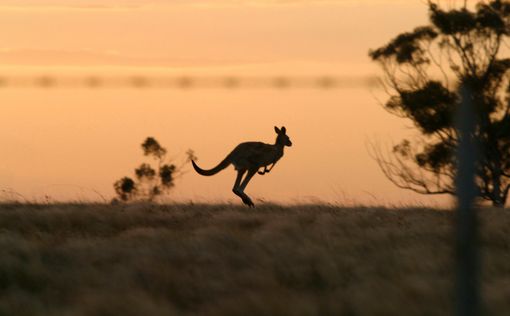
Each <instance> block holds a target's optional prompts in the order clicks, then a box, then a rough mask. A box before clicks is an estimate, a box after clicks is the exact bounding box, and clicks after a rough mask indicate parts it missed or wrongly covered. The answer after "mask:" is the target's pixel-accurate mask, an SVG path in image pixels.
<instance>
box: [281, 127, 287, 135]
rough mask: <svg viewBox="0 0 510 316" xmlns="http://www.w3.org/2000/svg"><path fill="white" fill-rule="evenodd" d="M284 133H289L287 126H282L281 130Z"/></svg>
mask: <svg viewBox="0 0 510 316" xmlns="http://www.w3.org/2000/svg"><path fill="white" fill-rule="evenodd" d="M281 131H282V133H284V134H285V133H286V132H287V129H286V128H285V126H282V129H281Z"/></svg>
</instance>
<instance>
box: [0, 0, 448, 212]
mask: <svg viewBox="0 0 510 316" xmlns="http://www.w3.org/2000/svg"><path fill="white" fill-rule="evenodd" d="M426 14H427V12H426V5H425V4H424V2H423V1H420V0H416V1H414V0H408V1H390V0H387V1H383V0H379V1H368V0H365V1H352V0H338V1H306V0H295V1H292V0H288V1H276V0H275V1H270V0H268V1H261V0H246V1H243V0H217V1H198V0H196V1H195V0H186V1H184V0H180V1H179V0H166V1H163V0H154V1H150V0H115V1H114V0H101V1H79V0H75V1H72V0H65V1H64V0H60V1H58V0H55V1H49V0H17V1H9V0H7V1H5V0H4V1H2V4H1V5H0V20H1V21H2V28H0V38H1V39H2V42H1V43H0V71H1V73H2V74H4V75H19V74H27V75H31V74H33V75H40V74H50V75H60V74H73V75H76V74H78V75H79V74H84V75H85V74H86V75H88V74H96V75H111V74H125V75H133V74H170V75H176V74H191V75H193V74H196V75H203V74H207V75H241V76H249V75H255V74H256V75H263V76H265V75H267V76H272V75H300V74H308V75H318V76H321V75H326V74H327V75H339V76H353V77H359V76H362V77H363V76H367V75H374V74H375V75H377V74H378V69H377V67H376V65H374V64H372V63H371V62H370V61H369V59H368V57H367V52H368V49H369V48H375V47H378V46H380V45H383V44H385V43H386V42H387V40H389V39H390V38H391V37H393V36H394V35H396V34H398V33H399V32H402V31H405V30H409V29H412V28H414V27H415V26H417V25H419V24H423V23H425V22H426ZM376 97H384V96H383V95H381V91H370V89H369V88H368V87H367V88H363V87H359V88H349V89H339V90H331V91H326V92H325V91H317V90H313V89H305V90H286V91H272V90H263V89H262V90H261V89H251V90H250V89H247V90H242V91H224V90H217V89H204V90H190V91H175V90H157V89H156V90H130V89H105V90H86V89H68V88H67V89H49V90H38V89H19V88H2V90H1V91H0V102H1V105H0V107H1V108H0V109H1V110H0V111H1V116H0V146H1V147H2V148H3V154H2V156H1V157H0V189H4V190H5V189H13V190H15V191H16V192H19V193H21V194H22V195H24V196H26V197H27V198H29V199H41V198H42V197H43V196H45V195H49V196H51V197H52V198H53V199H67V200H68V199H71V200H80V199H94V198H97V194H96V193H94V192H93V191H97V192H100V193H101V194H103V195H105V196H107V197H112V196H113V189H112V183H113V182H114V181H115V180H116V179H118V178H120V177H122V176H124V175H131V173H132V170H133V168H134V167H135V166H136V165H138V164H139V163H140V162H141V161H142V160H143V158H142V155H141V151H140V149H139V144H140V143H141V142H142V141H143V139H144V138H145V137H147V136H154V137H156V138H157V139H158V140H160V142H161V143H162V144H163V145H164V146H166V147H167V148H168V149H169V151H170V152H171V153H172V154H175V155H178V154H180V153H183V152H184V151H185V150H186V149H188V148H193V149H194V150H195V152H196V154H197V155H198V157H199V158H200V163H201V165H203V166H204V167H212V166H213V165H215V164H216V163H217V162H219V160H220V159H222V158H223V157H224V155H226V154H227V153H228V152H229V151H230V150H231V149H232V148H233V147H234V146H235V145H236V144H237V143H239V142H242V141H246V140H260V141H265V142H273V141H274V136H275V135H274V132H273V125H286V126H287V129H288V134H289V135H290V136H291V139H292V141H293V143H294V144H295V145H294V146H293V147H292V148H290V149H288V150H287V151H286V153H285V156H284V157H283V159H282V161H281V162H279V163H278V165H277V166H276V167H275V169H274V170H273V172H271V173H270V174H269V175H266V176H264V177H260V176H258V177H255V178H254V180H253V181H252V183H250V185H249V186H248V188H247V192H248V193H249V194H250V195H252V196H253V197H254V198H255V200H257V199H263V200H267V201H283V202H294V201H301V202H302V201H310V200H324V201H330V202H340V203H346V204H349V203H371V204H374V203H375V204H384V203H386V204H397V205H399V204H407V203H427V204H436V203H442V201H444V199H438V198H437V197H434V198H431V197H422V196H419V195H414V194H412V193H409V192H406V191H402V190H398V189H396V188H394V187H393V186H392V185H391V184H390V183H389V181H387V180H386V179H385V178H384V176H383V175H382V174H381V172H380V171H379V170H378V168H377V166H376V164H375V162H374V161H373V160H372V159H371V158H370V157H369V155H368V153H367V149H366V142H367V141H368V140H370V139H374V138H377V139H382V140H384V141H385V142H391V141H392V140H393V141H398V140H399V139H400V138H401V137H402V136H403V135H408V134H409V133H411V132H412V130H411V129H410V126H411V123H410V122H405V121H402V120H400V119H398V118H395V117H392V116H391V115H389V114H388V113H386V112H385V111H384V110H383V109H382V108H381V107H380V106H379V105H378V101H377V98H376ZM234 176H235V173H234V171H233V169H229V170H227V171H224V172H223V173H221V174H219V175H218V176H215V177H212V178H204V177H200V176H198V175H196V174H195V173H193V172H189V173H187V174H185V175H184V177H183V178H182V179H180V180H179V182H178V183H177V187H176V189H175V190H174V192H173V193H172V196H173V197H174V198H175V199H177V200H190V199H193V200H202V201H204V200H205V201H234V200H235V201H237V200H236V199H235V198H234V197H233V195H232V193H231V191H230V189H231V186H232V183H233V180H234Z"/></svg>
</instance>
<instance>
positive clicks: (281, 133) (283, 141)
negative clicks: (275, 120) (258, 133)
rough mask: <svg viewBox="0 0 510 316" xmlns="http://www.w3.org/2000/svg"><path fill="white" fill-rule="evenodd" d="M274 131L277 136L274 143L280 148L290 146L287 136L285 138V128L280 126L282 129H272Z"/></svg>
mask: <svg viewBox="0 0 510 316" xmlns="http://www.w3.org/2000/svg"><path fill="white" fill-rule="evenodd" d="M274 131H275V132H276V134H278V136H277V137H276V143H277V144H279V145H282V146H289V147H290V146H292V142H291V141H290V138H289V136H287V134H286V132H287V129H286V128H285V126H282V128H281V129H280V128H278V127H276V126H275V127H274Z"/></svg>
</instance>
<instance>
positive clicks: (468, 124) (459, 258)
mask: <svg viewBox="0 0 510 316" xmlns="http://www.w3.org/2000/svg"><path fill="white" fill-rule="evenodd" d="M459 92H460V93H459V94H460V96H461V98H462V101H461V104H460V107H459V109H458V112H457V116H456V119H457V131H458V135H459V145H458V149H457V175H456V193H457V214H456V243H455V248H456V249H455V259H456V280H455V287H456V295H455V296H456V303H455V304H456V305H455V309H456V311H455V312H456V315H457V316H478V315H480V284H479V270H480V265H479V254H478V222H477V214H476V209H475V207H474V202H475V198H476V195H477V187H476V184H475V172H476V160H477V154H478V150H477V145H476V139H475V138H474V134H475V128H476V115H475V109H474V100H473V93H472V89H470V86H469V85H468V84H466V83H464V84H462V86H461V87H460V91H459Z"/></svg>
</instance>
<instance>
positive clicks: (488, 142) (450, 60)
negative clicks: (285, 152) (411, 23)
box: [369, 0, 510, 207]
mask: <svg viewBox="0 0 510 316" xmlns="http://www.w3.org/2000/svg"><path fill="white" fill-rule="evenodd" d="M428 9H429V20H430V24H429V25H427V26H421V27H417V28H415V29H414V30H413V31H412V32H407V33H402V34H400V35H398V36H397V37H396V38H394V39H393V40H391V41H390V42H389V43H388V44H387V45H385V46H382V47H380V48H378V49H375V50H371V51H370V52H369V55H370V57H371V58H372V59H373V60H374V61H376V62H378V63H379V65H380V66H381V68H382V70H383V73H384V77H383V83H384V86H385V88H386V91H387V92H388V94H389V99H388V101H387V102H386V103H385V104H384V107H385V108H386V109H387V110H388V111H389V112H390V113H392V114H394V115H397V116H400V117H403V118H407V119H410V120H411V121H412V122H413V124H414V126H415V127H416V128H417V130H418V131H419V133H420V136H418V137H417V138H416V139H414V140H409V139H404V140H402V141H401V142H400V143H399V144H397V145H395V146H393V148H392V150H391V152H389V153H385V152H383V150H381V149H380V147H378V146H375V147H374V149H375V150H374V152H373V153H374V154H375V159H376V161H377V162H378V164H379V166H380V168H381V170H382V171H383V173H384V174H385V176H386V177H387V178H388V179H389V180H390V181H392V182H393V183H394V184H395V185H396V186H398V187H400V188H404V189H409V190H412V191H415V192H418V193H422V194H452V195H453V194H455V187H454V176H455V168H456V167H455V166H456V159H455V150H456V148H457V145H458V143H459V135H458V133H457V130H456V128H455V118H454V114H455V113H456V110H457V107H458V106H459V102H460V97H459V95H458V93H457V91H458V89H459V87H460V86H461V85H462V84H464V85H466V86H467V87H469V90H470V92H471V97H472V103H473V104H474V107H475V112H476V113H475V114H476V120H477V122H476V128H475V132H474V135H472V136H473V138H474V139H475V140H476V142H477V144H478V146H479V148H480V155H479V157H478V161H479V162H478V164H477V166H476V185H477V187H478V196H479V197H480V198H482V199H485V200H488V201H491V202H492V204H493V205H494V206H499V207H502V206H504V204H505V202H506V200H507V196H508V192H509V190H510V80H509V69H510V59H508V58H502V57H501V55H502V49H501V48H502V45H503V44H504V40H505V39H507V38H508V36H509V35H510V3H509V2H507V1H500V0H493V1H488V2H487V1H483V2H479V3H478V4H477V5H476V6H468V5H467V1H464V5H463V6H461V7H454V8H450V9H443V8H441V7H440V6H439V5H438V4H437V3H434V2H432V1H429V2H428Z"/></svg>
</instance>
